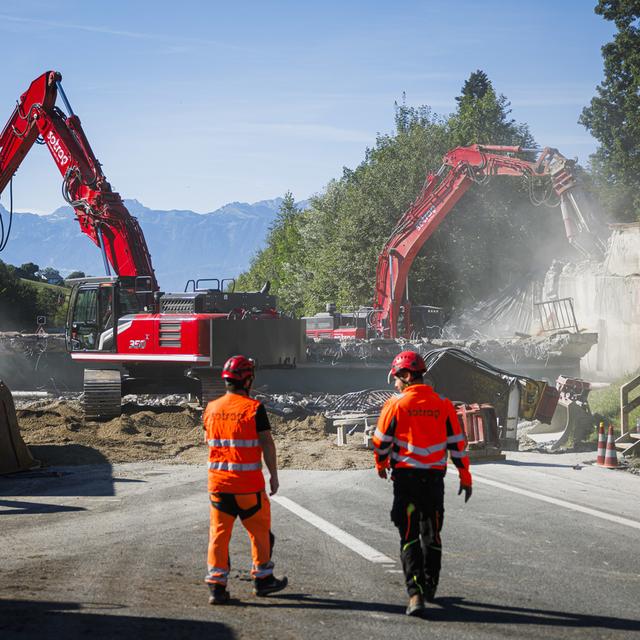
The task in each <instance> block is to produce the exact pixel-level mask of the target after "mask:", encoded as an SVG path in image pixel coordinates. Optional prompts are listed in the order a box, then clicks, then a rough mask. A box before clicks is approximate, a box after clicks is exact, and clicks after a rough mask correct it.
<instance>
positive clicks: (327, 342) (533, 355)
mask: <svg viewBox="0 0 640 640" xmlns="http://www.w3.org/2000/svg"><path fill="white" fill-rule="evenodd" d="M596 343H597V334H595V333H569V332H559V333H555V334H552V335H539V336H525V337H513V338H502V339H497V338H483V337H474V338H469V339H465V340H463V339H449V340H444V339H426V338H424V339H419V340H404V339H397V340H390V339H378V340H355V339H353V338H319V339H315V340H309V341H308V342H307V358H308V361H309V362H317V363H325V364H332V365H338V364H347V363H365V364H376V363H380V364H381V365H382V364H384V365H388V363H389V362H390V361H391V360H392V359H393V357H394V356H395V355H396V354H397V353H398V352H399V351H402V350H405V349H411V350H414V351H417V352H418V353H420V354H421V355H426V354H427V353H429V352H430V351H433V350H434V349H440V348H443V347H455V348H458V349H463V350H465V351H468V352H469V353H471V354H472V355H474V356H476V357H478V358H481V359H482V360H486V361H488V362H490V363H491V364H493V365H495V366H498V367H504V368H507V369H509V368H510V369H515V370H514V372H516V373H521V372H522V373H525V372H527V371H529V370H531V369H534V370H539V369H549V370H551V371H552V372H553V373H552V375H555V370H556V369H557V370H558V372H562V373H565V374H567V375H577V372H579V363H580V359H581V358H582V357H583V356H584V355H585V354H586V353H587V352H588V351H589V350H590V349H591V347H592V346H593V345H594V344H596Z"/></svg>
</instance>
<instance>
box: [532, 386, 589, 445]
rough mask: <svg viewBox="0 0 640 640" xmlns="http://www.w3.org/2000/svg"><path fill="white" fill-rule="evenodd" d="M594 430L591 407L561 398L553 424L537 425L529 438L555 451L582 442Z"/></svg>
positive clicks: (552, 420)
mask: <svg viewBox="0 0 640 640" xmlns="http://www.w3.org/2000/svg"><path fill="white" fill-rule="evenodd" d="M592 430H593V416H592V415H591V411H590V410H589V405H587V404H585V403H581V402H576V401H574V400H565V399H562V398H561V399H560V401H559V402H558V406H557V407H556V410H555V412H554V414H553V418H552V419H551V423H550V424H543V423H541V424H539V425H537V426H536V427H534V428H533V429H531V431H529V432H527V437H529V438H530V439H531V440H533V441H534V442H536V443H537V444H543V445H544V444H546V445H547V447H548V448H549V449H550V450H551V451H555V450H557V449H561V448H565V447H572V446H573V445H574V444H575V443H577V442H581V441H582V440H584V439H585V438H586V436H587V435H588V434H589V433H590V432H591V431H592Z"/></svg>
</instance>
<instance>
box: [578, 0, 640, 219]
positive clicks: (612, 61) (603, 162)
mask: <svg viewBox="0 0 640 640" xmlns="http://www.w3.org/2000/svg"><path fill="white" fill-rule="evenodd" d="M595 12H596V13H597V14H599V15H601V16H602V17H603V18H604V19H605V20H610V21H612V22H614V24H615V26H616V28H617V33H616V35H615V36H614V38H613V41H612V42H609V43H607V44H606V45H604V47H602V57H603V61H604V80H603V81H602V83H600V85H598V87H597V88H596V94H597V95H596V96H595V97H594V98H593V99H592V100H591V103H590V105H589V106H588V107H585V108H584V109H583V111H582V115H581V116H580V120H579V122H580V123H581V124H583V125H584V126H585V127H586V128H587V129H588V130H589V131H590V132H591V134H592V135H593V136H594V137H595V138H596V140H598V142H599V143H600V146H599V148H598V149H597V151H596V153H595V154H594V155H593V156H592V158H591V161H592V168H593V173H594V179H595V182H596V186H597V188H598V190H599V192H600V193H601V196H602V200H603V203H604V204H605V206H606V208H607V209H608V210H609V211H610V212H611V213H612V214H613V215H614V216H615V217H616V218H617V219H618V220H621V221H633V220H637V219H640V0H599V2H598V4H597V5H596V7H595Z"/></svg>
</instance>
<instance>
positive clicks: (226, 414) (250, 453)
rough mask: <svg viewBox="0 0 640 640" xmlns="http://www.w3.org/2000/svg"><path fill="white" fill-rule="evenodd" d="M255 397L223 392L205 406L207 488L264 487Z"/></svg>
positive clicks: (222, 490) (238, 490)
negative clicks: (222, 394) (207, 461)
mask: <svg viewBox="0 0 640 640" xmlns="http://www.w3.org/2000/svg"><path fill="white" fill-rule="evenodd" d="M259 406H260V403H259V402H258V401H257V400H253V399H252V398H248V397H246V396H242V395H239V394H235V393H227V394H225V395H224V396H222V397H221V398H218V399H217V400H213V401H212V402H210V403H209V404H208V405H207V408H206V409H205V412H204V416H203V421H204V429H205V433H206V437H207V443H208V445H209V463H208V467H209V492H210V493H254V492H258V491H262V490H263V489H264V476H263V475H262V447H260V442H259V440H258V431H257V426H256V411H257V410H258V407H259Z"/></svg>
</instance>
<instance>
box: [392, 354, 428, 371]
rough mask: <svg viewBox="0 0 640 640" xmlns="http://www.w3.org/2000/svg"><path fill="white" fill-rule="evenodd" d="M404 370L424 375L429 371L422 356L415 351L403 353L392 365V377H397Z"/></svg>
mask: <svg viewBox="0 0 640 640" xmlns="http://www.w3.org/2000/svg"><path fill="white" fill-rule="evenodd" d="M402 369H407V370H408V371H411V372H412V373H418V374H420V373H424V372H425V371H426V370H427V365H425V363H424V360H423V359H422V356H421V355H420V354H419V353H416V352H415V351H401V352H400V353H399V354H398V355H397V356H396V357H395V358H394V359H393V362H392V363H391V371H389V375H390V376H396V375H398V373H399V372H400V371H401V370H402Z"/></svg>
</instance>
